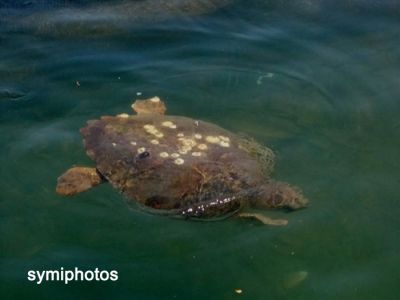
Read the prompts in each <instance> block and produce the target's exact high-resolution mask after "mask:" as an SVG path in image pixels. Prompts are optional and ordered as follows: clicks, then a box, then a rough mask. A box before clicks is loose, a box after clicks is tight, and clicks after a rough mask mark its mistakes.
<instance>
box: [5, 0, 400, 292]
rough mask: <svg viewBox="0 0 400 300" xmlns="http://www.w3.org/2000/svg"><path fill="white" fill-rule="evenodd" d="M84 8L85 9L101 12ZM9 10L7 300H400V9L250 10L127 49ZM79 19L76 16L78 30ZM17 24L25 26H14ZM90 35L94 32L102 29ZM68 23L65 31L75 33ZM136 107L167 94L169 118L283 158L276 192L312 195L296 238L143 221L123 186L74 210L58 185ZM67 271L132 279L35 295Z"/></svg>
mask: <svg viewBox="0 0 400 300" xmlns="http://www.w3.org/2000/svg"><path fill="white" fill-rule="evenodd" d="M32 2H33V3H35V2H36V1H32ZM69 2H75V1H69ZM78 2H79V3H78ZM78 2H76V3H75V4H74V5H76V6H82V7H83V8H82V9H83V11H85V9H86V8H88V9H89V8H90V9H92V7H93V5H100V4H98V3H92V2H90V3H89V1H78ZM116 2H117V3H122V2H120V1H116ZM134 2H135V3H136V4H135V5H138V4H137V3H139V2H140V3H142V2H144V1H134ZM5 3H10V1H4V0H3V1H0V6H1V10H0V13H1V16H2V18H0V22H1V23H2V24H4V25H5V26H1V27H0V44H1V47H0V58H1V59H0V124H1V126H0V137H1V141H2V143H1V145H0V152H1V155H0V163H1V166H2V167H1V168H0V173H1V181H0V188H1V191H2V194H1V198H0V211H1V217H0V231H1V235H2V239H1V243H0V247H1V251H0V253H1V254H0V259H1V263H0V276H1V282H2V283H1V284H2V291H4V293H5V295H7V296H6V297H8V298H10V299H15V298H21V297H27V296H28V295H29V296H30V297H32V296H34V297H40V296H42V293H46V294H56V293H57V295H59V296H60V295H65V296H64V298H66V299H67V298H68V299H69V298H71V294H73V296H80V297H82V295H89V293H91V294H93V293H95V294H97V293H98V294H99V295H104V297H107V296H108V297H111V296H114V297H115V296H116V295H118V296H120V297H121V298H127V297H135V298H139V299H157V298H163V299H165V298H168V299H169V298H174V297H176V298H181V299H187V298H190V299H192V298H205V297H207V298H210V297H211V298H215V299H221V298H227V299H229V298H231V297H234V296H239V295H236V294H235V289H241V290H242V294H240V297H244V298H248V299H260V298H267V297H269V298H273V299H293V298H294V299H337V298H338V297H339V298H342V299H361V298H362V299H376V298H377V297H382V298H383V297H384V298H385V299H396V298H397V296H398V292H397V291H398V289H397V278H399V276H400V274H399V270H398V266H399V263H400V261H399V258H398V249H399V246H400V241H399V236H400V235H399V234H400V232H399V228H400V227H399V225H400V224H399V221H398V220H399V218H398V215H399V204H398V195H399V191H398V187H399V179H398V174H399V170H400V161H399V159H398V149H399V148H400V122H399V120H398V115H399V113H400V104H399V102H398V99H399V96H400V91H399V89H398V85H399V78H400V76H399V75H400V74H399V70H400V68H399V66H400V65H399V64H400V52H399V49H400V47H399V46H400V45H399V40H400V39H399V34H398V32H399V29H400V28H399V27H400V24H399V21H398V18H397V14H398V11H399V10H396V7H397V5H398V4H397V3H395V2H393V1H372V0H359V1H301V0H299V1H290V2H288V1H254V2H252V3H251V4H249V2H247V1H241V0H236V1H233V2H232V3H231V4H230V5H227V6H223V7H220V9H219V10H215V9H213V10H212V11H211V12H208V13H204V14H203V13H202V14H195V15H194V14H191V13H188V15H186V17H183V18H182V17H176V16H174V15H169V17H168V18H165V19H162V20H161V19H156V20H153V19H150V21H148V20H149V19H147V20H145V21H144V22H139V23H135V22H129V24H127V23H121V24H123V25H122V27H121V28H122V30H120V31H118V32H117V33H111V34H108V35H101V34H98V35H96V37H95V38H92V36H91V35H90V34H89V36H88V35H85V34H79V35H78V34H77V35H74V34H69V35H63V34H61V35H57V34H48V33H49V32H50V33H51V30H50V31H47V32H46V31H40V30H38V27H37V26H36V25H35V24H38V23H35V21H33V23H29V22H28V23H24V22H26V21H27V20H32V19H33V16H34V15H35V14H36V16H53V17H54V18H55V19H56V20H57V17H55V16H57V14H58V13H60V12H63V11H64V10H63V8H62V7H60V6H57V7H54V6H53V7H40V6H31V7H25V8H18V9H17V10H15V8H13V7H12V8H10V7H6V5H5ZM42 3H44V2H43V1H42ZM210 3H211V2H210ZM63 5H64V4H63ZM101 5H102V7H107V8H109V7H112V4H111V3H110V2H107V3H101ZM141 5H142V4H141ZM74 7H75V6H72V7H71V6H68V9H69V12H70V13H71V12H72V14H74V13H75V12H77V11H76V10H75V8H74ZM97 7H100V6H97ZM11 10H13V12H12V13H10V11H11ZM52 12H54V13H55V14H53V15H52ZM18 14H20V15H24V16H25V17H26V18H25V17H24V18H21V19H20V20H18V21H14V20H15V19H13V17H15V16H16V15H18ZM3 16H4V18H3ZM77 16H79V15H75V16H74V15H72V16H71V18H74V17H77ZM29 18H31V19H29ZM17 19H18V18H17ZM48 20H54V19H51V17H50V18H49V19H48ZM40 21H43V20H38V21H37V22H40ZM86 21H88V20H86V19H85V18H84V19H83V22H81V23H80V25H79V26H80V27H81V28H84V29H85V28H89V29H90V24H91V23H90V22H86ZM52 22H53V21H51V22H50V24H51V26H52V27H51V26H50V27H49V28H55V32H60V31H57V30H58V29H57V28H68V26H69V25H68V26H66V27H63V26H61V27H57V26H58V24H59V23H57V22H55V21H54V23H52ZM21 24H31V26H32V27H29V26H28V27H27V26H25V25H24V26H21ZM69 24H71V23H69ZM105 24H108V23H107V22H105ZM35 26H36V27H35ZM86 26H88V27H86ZM125 26H126V27H125ZM106 27H107V26H106ZM69 28H73V27H69ZM78 32H85V30H83V31H82V30H80V31H78ZM86 32H89V33H90V32H91V30H88V31H86ZM77 82H79V85H78V84H77ZM137 93H141V94H142V96H141V97H143V98H144V97H150V96H153V95H159V96H160V97H162V98H163V99H164V100H165V101H166V102H167V104H168V111H169V113H170V114H176V115H187V116H190V117H193V118H198V119H203V120H206V121H210V122H213V123H216V124H218V125H220V126H222V127H225V128H227V129H229V130H231V131H233V132H241V133H244V134H247V135H250V136H253V137H255V138H256V139H257V140H258V141H259V142H260V143H263V144H266V145H268V146H270V147H271V148H272V149H274V150H275V152H276V153H277V157H278V162H277V166H276V172H275V177H276V178H278V179H280V180H284V181H288V182H293V183H294V184H296V185H298V186H300V187H302V189H303V190H304V192H305V194H306V195H307V196H308V198H310V200H311V204H310V207H309V208H307V209H305V210H302V211H299V212H296V213H291V214H287V213H284V212H271V213H270V214H269V215H270V216H273V217H277V218H280V217H284V218H288V219H289V225H288V226H287V227H284V228H276V227H274V228H268V227H263V226H260V225H258V224H257V223H253V222H249V221H248V220H247V221H244V220H236V219H231V220H226V221H222V222H211V223H207V222H200V223H198V222H184V221H179V220H171V219H170V218H167V217H158V216H154V215H149V214H146V213H144V212H142V211H140V210H132V209H129V208H128V207H127V206H126V204H125V202H124V201H123V199H122V198H121V195H119V194H118V193H117V192H115V190H113V189H112V188H111V187H110V186H108V185H103V186H99V187H98V188H96V189H93V190H91V191H90V192H87V193H83V194H81V195H78V196H77V197H75V198H73V199H72V198H71V199H65V198H61V197H58V196H57V195H56V194H55V192H54V188H55V180H56V178H57V176H58V175H59V174H60V173H61V172H62V171H63V170H65V169H66V168H68V167H70V166H71V165H73V164H82V165H90V164H91V162H90V160H89V159H88V158H87V157H86V155H85V153H84V150H83V148H82V144H81V143H82V142H81V138H80V135H79V131H78V130H79V128H80V127H82V126H83V125H84V124H85V122H86V120H88V119H91V118H96V117H98V116H100V115H103V114H116V113H121V112H124V111H126V108H127V107H129V104H130V103H131V102H132V101H133V98H135V95H136V94H137ZM126 112H129V111H126ZM61 266H63V267H64V268H68V267H71V268H72V267H74V266H78V267H79V268H81V269H85V268H87V269H93V268H95V267H99V268H104V269H117V270H118V271H119V273H120V280H119V281H118V284H114V285H113V284H106V283H105V284H101V285H96V287H98V289H96V290H95V291H94V290H93V289H92V288H91V285H90V284H87V285H82V284H79V283H76V284H74V286H73V288H71V286H72V285H71V286H63V285H59V284H56V283H53V284H47V283H46V284H45V285H43V286H41V287H40V289H37V288H36V287H34V285H32V284H31V283H29V282H28V281H27V280H26V272H27V271H28V270H30V269H38V270H43V269H46V268H50V269H51V268H54V269H57V268H60V267H61ZM305 274H306V275H305ZM3 284H4V285H3ZM61 297H62V296H61Z"/></svg>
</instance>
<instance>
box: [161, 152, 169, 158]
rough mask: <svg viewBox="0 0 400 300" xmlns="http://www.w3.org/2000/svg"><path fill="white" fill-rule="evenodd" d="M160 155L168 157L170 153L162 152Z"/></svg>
mask: <svg viewBox="0 0 400 300" xmlns="http://www.w3.org/2000/svg"><path fill="white" fill-rule="evenodd" d="M159 155H160V157H162V158H167V157H168V156H169V154H168V153H167V152H161V153H160V154H159Z"/></svg>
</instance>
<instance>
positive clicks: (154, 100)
mask: <svg viewBox="0 0 400 300" xmlns="http://www.w3.org/2000/svg"><path fill="white" fill-rule="evenodd" d="M150 101H151V102H154V103H157V102H160V101H161V100H160V98H158V97H157V96H156V97H153V98H151V99H150Z"/></svg>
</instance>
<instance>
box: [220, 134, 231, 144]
mask: <svg viewBox="0 0 400 300" xmlns="http://www.w3.org/2000/svg"><path fill="white" fill-rule="evenodd" d="M218 137H219V138H220V139H221V140H222V141H224V142H228V143H229V142H230V141H231V140H230V138H229V137H227V136H224V135H219V136H218Z"/></svg>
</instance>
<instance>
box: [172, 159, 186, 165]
mask: <svg viewBox="0 0 400 300" xmlns="http://www.w3.org/2000/svg"><path fill="white" fill-rule="evenodd" d="M184 162H185V161H184V160H183V159H182V158H177V159H175V160H174V163H175V164H177V165H182V164H183V163H184Z"/></svg>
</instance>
